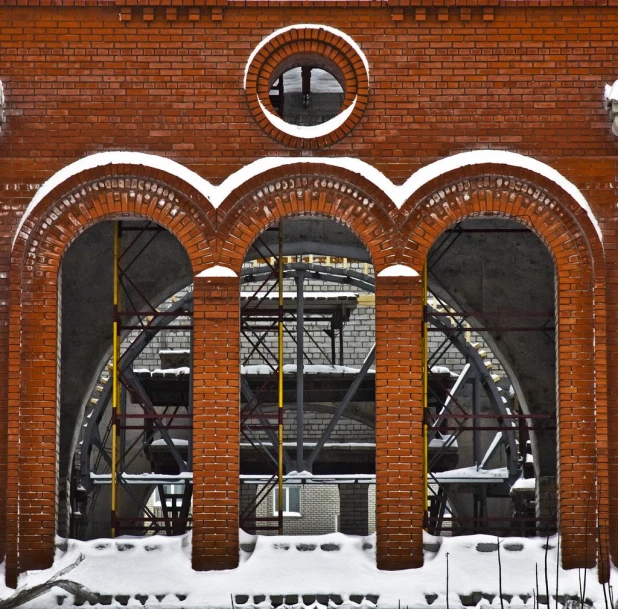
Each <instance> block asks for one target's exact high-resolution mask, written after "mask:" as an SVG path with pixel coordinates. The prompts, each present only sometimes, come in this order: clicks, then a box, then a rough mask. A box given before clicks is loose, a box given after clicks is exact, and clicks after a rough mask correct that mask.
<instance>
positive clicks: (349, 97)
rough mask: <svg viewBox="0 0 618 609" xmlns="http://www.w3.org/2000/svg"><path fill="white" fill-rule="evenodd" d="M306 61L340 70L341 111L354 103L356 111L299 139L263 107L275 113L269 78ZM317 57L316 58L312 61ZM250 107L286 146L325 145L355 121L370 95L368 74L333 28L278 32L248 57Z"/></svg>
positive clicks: (362, 63) (348, 129) (258, 120)
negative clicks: (316, 133)
mask: <svg viewBox="0 0 618 609" xmlns="http://www.w3.org/2000/svg"><path fill="white" fill-rule="evenodd" d="M303 56H304V57H306V58H308V59H307V60H308V61H309V62H310V63H313V64H314V65H315V64H316V61H317V65H321V64H322V63H323V64H324V65H325V67H327V69H328V71H329V72H331V73H332V74H333V75H335V74H340V75H341V77H342V79H343V83H342V87H343V91H344V99H343V103H342V105H341V113H343V112H345V111H346V110H347V109H348V108H350V106H352V104H354V109H353V110H352V113H351V114H350V116H349V117H348V119H347V120H346V121H345V122H344V123H343V124H342V125H340V126H339V127H337V128H336V129H333V130H331V132H330V133H327V134H325V135H321V136H317V137H310V138H308V137H300V136H294V135H290V134H288V133H285V132H284V131H282V130H280V129H279V128H278V127H277V126H276V125H274V124H273V123H272V122H271V121H270V120H269V119H268V117H267V116H266V114H265V113H264V111H263V110H262V107H261V106H260V102H261V104H262V106H263V107H264V108H266V110H267V111H269V112H270V113H271V114H274V115H277V112H276V110H275V109H274V108H273V105H272V103H271V101H270V97H269V93H270V90H271V87H272V84H273V82H274V81H275V80H276V79H277V78H278V77H279V76H280V75H281V74H282V73H283V72H285V70H286V66H288V67H291V66H292V64H294V65H297V62H298V61H299V57H300V58H302V57H303ZM316 56H317V58H318V59H317V60H316V59H311V58H314V57H316ZM245 89H246V93H247V101H248V103H249V108H250V110H251V113H252V115H253V117H254V118H255V120H256V122H257V123H258V124H259V126H260V128H261V129H262V130H263V131H264V132H265V133H266V134H267V135H268V136H270V137H272V138H273V139H274V140H276V141H279V142H281V143H282V144H283V145H284V146H289V147H294V148H323V147H324V146H329V145H330V144H333V143H334V142H336V141H338V140H340V139H342V138H343V137H345V136H346V135H348V134H349V133H350V131H351V130H352V129H353V128H354V127H355V126H356V125H357V124H358V122H359V121H360V119H361V117H362V116H363V112H364V111H365V108H366V106H367V101H368V97H369V74H368V73H367V68H366V67H365V64H364V62H363V60H362V58H361V56H360V55H359V54H358V52H357V51H356V49H355V48H354V47H353V46H352V45H351V44H350V43H349V42H348V41H347V40H346V39H345V38H343V37H342V36H340V35H338V34H336V33H334V32H333V31H332V30H326V29H317V28H313V27H298V28H293V29H290V30H287V31H284V32H281V33H279V34H277V35H275V36H273V37H272V38H271V39H269V40H268V42H266V43H265V44H264V45H263V46H262V47H261V48H260V50H259V51H258V52H257V53H256V54H255V55H254V56H253V57H252V60H251V63H250V64H249V65H248V67H247V77H246V83H245Z"/></svg>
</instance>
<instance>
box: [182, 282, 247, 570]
mask: <svg viewBox="0 0 618 609" xmlns="http://www.w3.org/2000/svg"><path fill="white" fill-rule="evenodd" d="M239 301H240V282H239V279H238V277H229V276H228V277H199V276H198V277H196V278H195V283H194V286H193V303H194V305H193V306H194V330H193V337H194V338H193V553H192V560H193V568H194V569H196V570H198V571H203V570H208V569H232V568H234V567H236V566H238V505H239V497H238V478H239V473H240V452H239V440H238V438H239V430H240V423H239V403H240V355H239V348H240V326H239V319H240V309H239Z"/></svg>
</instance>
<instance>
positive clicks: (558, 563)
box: [547, 536, 560, 609]
mask: <svg viewBox="0 0 618 609" xmlns="http://www.w3.org/2000/svg"><path fill="white" fill-rule="evenodd" d="M559 577H560V536H558V546H557V548H556V598H555V600H556V609H558V581H559ZM547 604H548V606H549V600H548V601H547Z"/></svg>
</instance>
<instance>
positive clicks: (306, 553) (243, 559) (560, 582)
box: [0, 532, 618, 609]
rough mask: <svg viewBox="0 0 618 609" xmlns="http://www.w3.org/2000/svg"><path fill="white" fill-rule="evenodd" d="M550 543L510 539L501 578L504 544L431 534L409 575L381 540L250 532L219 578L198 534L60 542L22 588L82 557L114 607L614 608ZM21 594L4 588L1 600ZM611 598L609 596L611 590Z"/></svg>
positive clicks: (57, 594)
mask: <svg viewBox="0 0 618 609" xmlns="http://www.w3.org/2000/svg"><path fill="white" fill-rule="evenodd" d="M546 543H547V539H545V538H508V539H506V540H503V541H502V542H501V545H500V553H499V555H500V559H501V563H502V578H501V579H500V576H499V564H498V549H497V539H496V538H495V537H490V536H485V535H475V536H469V537H457V538H438V537H431V536H429V535H427V536H426V538H425V548H426V550H425V565H424V566H423V567H422V568H421V569H414V570H406V571H379V570H378V569H377V568H376V562H375V536H374V535H371V536H368V537H355V536H347V535H343V534H340V533H334V534H330V535H320V536H303V537H291V536H283V537H266V536H257V537H256V536H251V535H247V534H245V533H243V532H241V550H240V566H239V567H238V568H237V569H233V570H226V571H210V572H195V571H193V570H192V569H191V535H190V534H188V535H185V536H182V537H158V536H155V537H148V538H131V537H122V538H117V539H99V540H94V541H74V540H68V541H67V540H63V539H58V543H57V547H58V549H57V552H56V559H55V562H54V566H53V567H52V568H51V569H49V570H47V571H38V572H31V573H26V574H24V575H23V576H22V577H21V578H20V581H19V585H20V587H21V586H32V585H36V584H39V583H41V582H43V581H46V580H48V579H49V578H50V577H51V576H52V575H53V574H54V573H55V572H57V571H59V570H60V569H62V568H64V567H66V566H67V565H69V564H71V563H72V562H74V561H76V559H78V558H79V556H80V554H81V555H83V557H84V558H83V560H82V562H81V563H80V564H79V565H78V566H77V567H76V568H75V569H73V570H72V571H71V572H70V573H68V574H67V575H66V576H65V579H71V580H73V581H76V582H79V583H81V584H83V585H85V586H87V587H88V588H90V590H92V591H93V592H95V593H97V594H99V595H101V596H100V604H101V605H103V604H105V605H107V606H112V607H119V606H123V605H125V606H130V607H131V606H132V607H138V606H146V607H158V608H161V609H164V608H166V607H170V608H171V607H185V608H187V609H193V608H194V609H198V608H199V609H209V608H214V607H216V608H225V609H232V607H234V608H235V609H242V608H243V607H253V606H259V607H260V608H263V609H267V608H269V607H271V606H273V605H274V606H281V607H282V608H283V607H286V608H289V607H297V608H300V607H302V606H303V601H304V606H311V607H313V609H322V608H323V607H324V606H326V607H330V608H331V609H335V608H337V607H345V608H351V607H355V608H358V607H361V608H362V609H373V608H374V607H376V606H377V607H378V608H380V609H381V608H387V607H388V608H396V607H397V608H398V607H401V608H406V609H409V608H412V607H415V608H416V607H423V608H426V607H428V606H431V607H432V608H435V609H441V608H445V607H447V606H448V607H449V608H453V609H459V608H461V607H462V606H478V607H489V606H491V607H494V608H498V607H501V598H500V585H501V586H502V602H503V606H504V607H505V608H507V609H508V608H511V609H513V608H514V607H518V608H519V607H525V608H527V609H535V607H536V606H535V604H534V597H535V596H538V595H540V600H541V604H540V605H539V606H538V609H545V608H546V607H547V605H546V602H547V601H546V599H547V591H546V589H547V590H549V596H550V603H549V609H561V608H562V606H563V604H564V603H565V602H566V601H568V600H569V597H570V598H572V599H574V598H580V597H581V596H584V597H585V598H587V599H588V601H587V602H588V604H590V603H592V604H594V606H596V607H606V606H608V605H606V603H605V601H604V593H603V589H602V586H601V585H600V584H599V583H598V581H597V575H596V572H595V571H594V570H589V571H587V572H584V571H583V570H582V571H577V570H574V571H563V570H562V569H560V568H558V569H557V567H556V557H557V555H558V543H559V541H558V537H551V538H550V539H549V549H548V550H547V551H546V550H545V546H546ZM447 564H448V570H449V580H448V590H447V578H446V572H447ZM537 571H538V579H537V575H536V573H537ZM0 575H2V571H0ZM584 575H585V579H586V581H585V584H584ZM612 577H613V578H616V577H618V573H617V572H616V571H613V572H612ZM546 579H547V588H546V583H545V582H546ZM556 579H557V581H556ZM537 581H538V584H537ZM583 585H585V589H584V591H583V592H582V586H583ZM556 590H558V594H557V599H556ZM12 592H13V591H12V590H11V589H9V588H6V587H5V586H4V585H2V584H0V598H6V597H7V596H9V595H10V594H12ZM447 592H448V600H447ZM606 592H607V594H609V587H606ZM75 600H76V599H75V598H74V597H73V595H71V594H69V593H67V592H65V591H64V590H62V589H60V588H54V589H53V590H52V591H51V592H48V593H46V594H45V595H44V596H41V597H39V598H38V599H36V600H34V601H31V602H30V603H29V604H28V605H27V607H33V608H35V607H36V608H46V609H47V608H51V607H55V606H58V603H59V602H60V601H62V606H63V607H72V606H74V603H75ZM80 603H81V604H83V599H79V598H78V599H77V604H78V605H79V604H80ZM101 605H97V606H101ZM83 606H91V605H89V604H88V603H86V604H85V605H83Z"/></svg>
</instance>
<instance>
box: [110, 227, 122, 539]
mask: <svg viewBox="0 0 618 609" xmlns="http://www.w3.org/2000/svg"><path fill="white" fill-rule="evenodd" d="M113 257H114V269H113V277H114V278H113V283H114V287H113V292H114V296H113V300H114V322H113V329H112V334H113V336H112V477H111V483H112V484H111V487H112V513H111V523H112V527H111V536H112V537H116V532H117V531H116V516H117V511H118V487H117V483H118V480H117V471H116V466H117V462H118V409H119V406H120V399H119V398H120V386H119V385H120V383H119V379H118V376H119V374H118V373H119V370H118V360H119V359H120V337H119V332H118V304H119V302H118V301H119V293H120V290H119V285H118V283H119V277H118V262H119V257H120V231H119V222H117V221H115V222H114V255H113Z"/></svg>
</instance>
